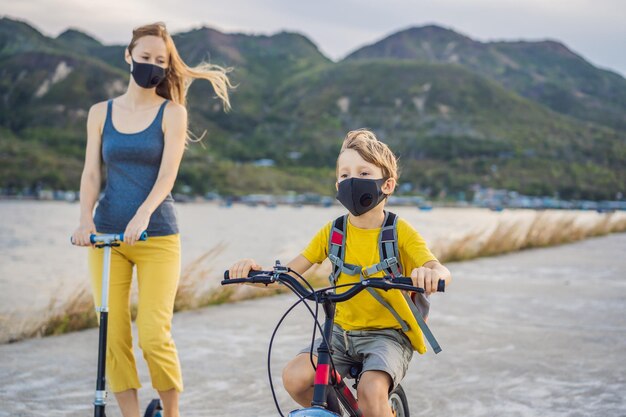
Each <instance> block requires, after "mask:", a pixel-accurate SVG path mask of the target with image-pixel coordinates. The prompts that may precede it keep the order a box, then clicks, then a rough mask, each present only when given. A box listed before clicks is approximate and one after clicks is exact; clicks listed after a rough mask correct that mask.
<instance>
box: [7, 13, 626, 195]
mask: <svg viewBox="0 0 626 417" xmlns="http://www.w3.org/2000/svg"><path fill="white" fill-rule="evenodd" d="M424 31H426V32H428V33H429V34H428V39H429V41H428V42H429V45H430V46H428V47H425V46H424V45H423V44H421V43H419V44H416V43H415V42H413V43H411V42H409V41H408V40H409V39H415V38H416V37H417V35H416V33H418V34H419V33H421V35H419V36H422V37H424V36H426V35H424V34H423V32H424ZM173 37H174V40H175V43H176V45H177V48H178V50H179V52H180V54H181V56H182V58H183V59H184V60H185V62H187V63H188V64H189V65H190V66H193V65H196V64H198V63H199V62H201V61H208V62H211V63H213V64H218V65H222V66H226V67H233V68H234V70H233V71H232V72H231V79H232V80H233V82H234V83H235V84H237V88H236V90H235V91H234V92H233V94H232V104H233V111H231V112H229V113H224V111H223V110H222V108H221V106H220V104H219V102H218V101H216V100H214V96H215V94H214V92H213V90H212V88H211V86H210V84H209V83H207V82H205V81H202V80H200V81H196V82H194V83H193V84H192V86H191V88H190V90H189V97H188V98H189V110H190V129H191V131H192V133H194V134H196V135H201V134H202V133H203V132H204V131H207V132H208V136H207V138H206V139H205V140H204V141H203V143H202V145H201V146H200V145H196V144H192V145H190V146H189V149H188V150H187V152H186V153H185V159H184V161H183V164H182V165H181V171H180V174H179V178H178V181H177V185H176V187H177V190H181V189H186V188H189V187H190V188H191V189H192V190H193V191H194V192H196V193H204V192H207V191H210V190H217V191H219V192H221V193H225V194H241V193H249V192H285V191H287V190H294V191H298V192H305V191H316V192H319V193H326V194H328V193H331V192H332V190H333V183H334V163H335V159H336V155H337V152H338V150H339V146H340V144H341V140H342V138H343V137H344V135H345V133H346V132H347V131H348V130H350V129H354V128H359V127H369V128H372V129H373V130H374V131H375V132H376V133H377V134H378V135H379V136H380V137H381V139H383V140H385V141H386V142H388V143H389V144H390V145H391V146H392V148H393V149H394V150H396V152H397V153H398V154H399V156H400V158H401V160H400V162H401V166H402V168H403V174H402V181H403V182H409V183H411V184H413V186H414V187H415V188H420V189H430V190H431V192H432V193H433V194H435V195H436V194H437V193H438V191H440V190H446V191H448V192H457V191H466V190H468V188H470V187H471V185H472V184H476V183H478V184H482V185H484V186H493V187H506V188H509V189H514V190H517V191H520V192H522V193H527V194H534V195H551V194H553V193H556V192H558V193H560V195H561V196H562V197H564V198H592V199H609V198H614V196H615V194H616V193H617V192H619V191H621V192H623V191H624V190H623V186H624V184H626V168H625V167H626V163H625V162H626V140H625V135H624V132H623V131H621V130H619V129H618V128H616V127H615V126H613V125H612V124H610V123H600V122H599V121H597V120H596V121H589V119H588V118H577V117H576V116H574V115H565V114H562V113H559V112H557V111H556V110H551V109H550V108H549V106H547V105H546V104H545V103H542V102H541V101H540V100H539V99H536V98H533V97H529V96H525V97H522V96H521V95H520V94H519V93H518V92H517V90H516V88H513V87H514V86H513V87H512V86H510V85H507V84H506V83H504V82H503V81H502V80H499V79H495V78H494V77H492V76H491V75H490V73H489V72H487V73H485V74H482V73H480V72H479V71H478V70H476V69H474V68H470V66H469V64H463V63H464V62H466V61H467V62H474V63H475V64H476V65H478V64H477V63H476V62H477V61H476V60H477V59H478V61H480V60H481V59H484V60H486V59H487V58H490V57H491V58H490V59H496V58H494V57H499V58H498V59H502V58H501V57H500V55H497V54H496V55H493V54H492V52H489V53H487V52H485V45H484V44H481V43H479V42H475V41H473V40H471V39H470V38H468V37H465V36H463V35H460V34H457V33H455V32H453V31H449V30H445V29H441V28H437V27H427V28H420V29H415V30H410V31H404V32H400V33H399V34H398V38H397V40H396V41H394V42H388V43H384V47H383V44H380V45H379V46H380V47H379V48H377V49H376V48H375V49H376V51H377V52H376V53H377V54H379V55H382V56H383V57H382V58H381V57H375V56H373V55H375V54H374V53H373V52H372V51H370V52H371V53H372V56H359V55H360V54H363V53H365V52H359V54H357V52H358V51H357V52H355V54H356V55H354V54H353V55H352V56H350V57H348V58H347V59H345V60H344V61H342V62H339V63H333V62H332V61H330V60H329V59H328V58H327V57H325V56H324V55H323V54H322V53H320V51H319V49H318V48H317V47H316V45H315V44H314V43H313V42H311V41H310V40H309V39H308V38H306V37H305V36H303V35H301V34H297V33H287V32H281V33H277V34H274V35H271V36H257V35H246V34H240V33H235V34H225V33H221V32H219V31H217V30H215V29H212V28H208V27H201V28H197V29H194V30H190V31H187V32H183V33H177V34H175V35H174V36H173ZM381 42H382V41H381ZM444 44H445V45H451V44H453V46H449V48H450V49H451V50H458V51H459V55H458V57H457V58H454V59H452V58H450V57H452V56H453V55H450V54H449V51H448V52H446V50H445V48H443V45H444ZM0 45H1V46H2V48H0V97H1V98H2V100H0V188H10V189H11V190H13V191H15V190H18V189H21V188H23V187H27V188H32V187H57V188H71V189H77V188H78V184H79V179H80V171H81V169H80V167H81V166H82V158H83V155H84V146H85V121H86V114H87V110H88V109H89V106H90V105H91V104H92V103H95V102H98V101H101V100H105V99H107V98H110V97H114V96H116V95H119V94H120V93H121V92H123V91H124V90H125V88H126V85H127V83H128V77H129V73H128V65H127V64H126V63H125V62H124V59H123V56H124V55H123V54H124V48H125V45H103V44H101V43H100V42H99V41H97V40H96V39H94V38H93V37H91V36H89V35H87V34H85V33H82V32H80V31H78V30H76V29H71V30H68V31H66V32H64V33H63V34H61V35H59V36H58V37H57V38H56V39H52V38H48V37H46V36H44V35H42V34H41V33H40V32H38V31H37V30H35V29H34V28H32V27H30V26H28V25H27V24H25V23H23V22H18V21H13V20H10V19H2V20H0ZM377 45H378V44H377ZM510 46H511V45H508V47H510ZM535 46H536V45H535ZM490 48H495V46H493V45H491V46H490ZM470 50H471V51H474V52H473V55H472V54H470V53H469V52H464V53H463V54H461V53H460V51H470ZM490 50H491V49H490ZM370 52H368V53H370ZM561 52H562V53H563V54H566V52H563V51H561ZM428 54H430V55H428ZM481 54H482V55H481ZM485 54H486V55H485ZM387 55H388V56H387ZM509 55H510V59H513V57H514V58H515V59H517V60H518V61H520V63H518V64H519V68H520V71H522V69H523V70H524V71H526V70H527V69H526V68H527V67H528V66H529V65H530V64H528V63H527V61H532V59H531V58H528V59H525V58H524V59H523V58H522V57H523V53H522V52H519V56H518V55H515V56H514V55H513V54H512V53H509ZM509 55H507V57H508V56H509ZM531 55H532V56H535V55H536V54H531ZM427 56H430V58H428V59H426V58H423V57H427ZM466 56H467V58H465V57H466ZM472 56H473V58H471V59H470V57H472ZM433 57H434V58H433ZM476 57H478V58H476ZM451 59H452V60H456V63H450V62H448V61H450V60H451ZM555 59H556V58H555ZM472 60H473V61H472ZM522 64H523V65H522ZM533 65H534V64H533ZM572 77H573V76H571V77H570V78H572ZM572 79H573V78H572ZM599 97H600V96H597V97H596V98H597V100H600V98H599ZM536 100H539V101H536ZM568 100H569V99H568ZM611 103H612V102H609V101H602V100H600V104H601V106H604V107H606V108H611V109H613V111H614V112H615V111H617V110H615V108H617V107H616V105H615V104H611ZM576 105H580V103H578V102H573V101H572V102H571V106H576ZM585 105H586V104H585ZM606 113H607V114H609V113H610V112H609V111H607V112H606ZM611 120H614V119H611ZM611 126H613V127H611ZM262 158H270V159H272V160H274V161H275V164H276V165H275V166H274V167H256V166H254V164H253V162H254V161H255V160H258V159H262ZM25 164H26V166H33V167H37V169H36V170H24V169H23V166H25Z"/></svg>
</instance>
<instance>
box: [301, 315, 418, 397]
mask: <svg viewBox="0 0 626 417" xmlns="http://www.w3.org/2000/svg"><path fill="white" fill-rule="evenodd" d="M321 342H322V338H321V337H320V338H317V339H316V340H315V343H314V346H313V353H314V354H317V348H318V347H319V345H320V343H321ZM331 345H332V350H333V354H332V358H333V362H334V364H335V368H336V370H337V372H339V374H340V375H341V376H342V378H346V377H349V376H350V368H351V367H352V366H354V365H358V364H361V363H362V364H363V369H362V371H361V374H363V372H366V371H383V372H386V373H387V374H389V376H390V377H391V379H392V381H393V386H392V387H390V390H391V389H393V388H395V387H396V386H398V384H399V383H400V381H402V378H404V375H405V374H406V371H407V369H408V367H409V363H410V362H411V358H412V357H413V346H411V341H410V340H409V338H408V337H406V335H405V334H404V333H403V332H402V330H396V329H380V330H347V331H344V330H343V329H342V328H341V327H339V326H338V325H337V324H335V327H334V328H333V338H332V341H331ZM310 352H311V345H309V346H307V347H306V348H304V349H302V350H301V351H300V353H306V354H308V353H310ZM359 376H360V375H359Z"/></svg>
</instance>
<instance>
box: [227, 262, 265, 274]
mask: <svg viewBox="0 0 626 417" xmlns="http://www.w3.org/2000/svg"><path fill="white" fill-rule="evenodd" d="M261 269H262V268H261V266H260V265H258V264H257V263H256V262H255V260H254V259H249V258H248V259H242V260H240V261H237V262H235V263H234V264H233V266H231V267H230V269H229V270H228V277H229V278H248V272H250V270H254V271H260V270H261Z"/></svg>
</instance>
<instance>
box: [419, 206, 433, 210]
mask: <svg viewBox="0 0 626 417" xmlns="http://www.w3.org/2000/svg"><path fill="white" fill-rule="evenodd" d="M419 209H420V211H432V209H433V206H430V205H423V206H419Z"/></svg>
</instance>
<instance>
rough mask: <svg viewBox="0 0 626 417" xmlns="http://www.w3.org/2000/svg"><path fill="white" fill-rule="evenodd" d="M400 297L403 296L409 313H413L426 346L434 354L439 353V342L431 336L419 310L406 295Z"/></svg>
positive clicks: (431, 333)
mask: <svg viewBox="0 0 626 417" xmlns="http://www.w3.org/2000/svg"><path fill="white" fill-rule="evenodd" d="M402 295H403V296H404V299H405V300H406V303H407V304H408V305H409V308H410V309H411V313H413V316H414V317H415V320H416V321H417V325H418V326H419V327H420V329H421V330H422V333H423V334H424V337H425V338H426V340H428V344H429V345H430V346H431V347H432V348H433V352H435V353H439V352H441V346H440V345H439V342H437V339H435V335H433V332H431V331H430V328H429V327H428V325H427V324H426V321H425V320H424V317H423V316H422V313H421V312H420V311H419V309H418V308H417V306H416V305H415V303H414V302H413V300H412V299H411V297H409V296H408V295H407V294H406V293H403V294H402Z"/></svg>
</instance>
